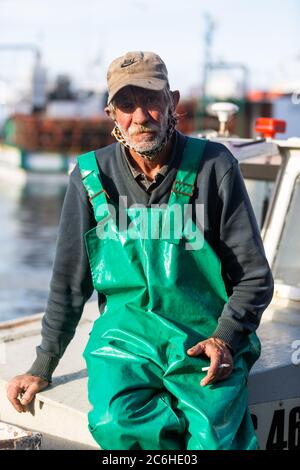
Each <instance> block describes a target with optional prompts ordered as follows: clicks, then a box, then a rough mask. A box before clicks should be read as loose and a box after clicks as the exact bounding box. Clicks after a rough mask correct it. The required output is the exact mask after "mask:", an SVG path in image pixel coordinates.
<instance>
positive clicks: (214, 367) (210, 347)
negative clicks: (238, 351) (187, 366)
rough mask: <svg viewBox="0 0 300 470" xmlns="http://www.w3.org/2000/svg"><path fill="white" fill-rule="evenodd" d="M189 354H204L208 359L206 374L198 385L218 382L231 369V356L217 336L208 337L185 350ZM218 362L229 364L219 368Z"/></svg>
mask: <svg viewBox="0 0 300 470" xmlns="http://www.w3.org/2000/svg"><path fill="white" fill-rule="evenodd" d="M187 353H188V355H189V356H200V355H204V356H207V357H208V358H209V359H210V367H209V369H208V371H207V375H206V376H205V377H204V379H202V380H201V382H200V385H201V386H202V387H204V386H205V385H208V384H212V383H215V382H218V381H219V380H223V379H226V378H227V377H229V375H230V374H231V373H232V370H233V358H232V355H231V352H230V350H229V348H228V346H227V344H226V343H225V342H224V341H223V340H222V339H219V338H208V339H206V340H204V341H201V342H200V343H197V344H196V345H195V346H193V347H192V348H190V349H188V350H187ZM220 364H229V367H224V368H219V365H220Z"/></svg>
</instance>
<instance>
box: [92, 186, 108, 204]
mask: <svg viewBox="0 0 300 470" xmlns="http://www.w3.org/2000/svg"><path fill="white" fill-rule="evenodd" d="M101 193H105V194H106V196H107V197H108V199H110V196H109V194H108V193H107V191H106V190H105V189H104V188H102V189H101V191H98V192H97V193H96V194H94V195H93V196H91V197H89V201H90V202H91V200H92V199H94V197H97V196H99V194H101Z"/></svg>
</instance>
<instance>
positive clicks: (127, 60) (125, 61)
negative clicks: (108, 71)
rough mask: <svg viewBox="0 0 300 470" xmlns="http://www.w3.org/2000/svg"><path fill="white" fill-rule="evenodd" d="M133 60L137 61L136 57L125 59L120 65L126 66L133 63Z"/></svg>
mask: <svg viewBox="0 0 300 470" xmlns="http://www.w3.org/2000/svg"><path fill="white" fill-rule="evenodd" d="M135 62H137V60H136V59H134V58H132V59H125V60H124V62H123V63H122V64H121V67H122V68H123V67H128V65H132V64H134V63H135Z"/></svg>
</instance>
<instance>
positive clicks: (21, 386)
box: [6, 374, 49, 413]
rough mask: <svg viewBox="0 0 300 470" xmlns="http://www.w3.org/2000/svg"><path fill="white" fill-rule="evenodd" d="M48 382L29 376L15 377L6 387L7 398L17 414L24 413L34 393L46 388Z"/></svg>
mask: <svg viewBox="0 0 300 470" xmlns="http://www.w3.org/2000/svg"><path fill="white" fill-rule="evenodd" d="M48 385H49V382H47V380H44V379H42V378H41V377H37V376H34V375H30V374H23V375H17V376H16V377H14V378H13V379H12V380H11V381H10V382H9V383H8V385H7V389H6V393H7V398H8V399H9V401H10V402H11V403H12V405H13V406H14V407H15V409H16V410H17V411H18V412H19V413H22V412H26V411H27V410H28V408H27V405H29V403H30V402H31V401H32V400H33V399H34V397H35V395H36V393H38V392H40V391H41V390H44V388H46V387H48Z"/></svg>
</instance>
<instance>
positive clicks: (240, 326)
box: [212, 161, 274, 352]
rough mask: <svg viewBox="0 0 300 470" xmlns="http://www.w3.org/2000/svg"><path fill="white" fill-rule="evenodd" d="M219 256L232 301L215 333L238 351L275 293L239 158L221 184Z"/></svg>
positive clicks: (219, 192) (215, 335) (227, 306)
mask: <svg viewBox="0 0 300 470" xmlns="http://www.w3.org/2000/svg"><path fill="white" fill-rule="evenodd" d="M218 196H219V204H218V206H219V217H218V219H219V224H220V225H219V243H218V247H217V251H218V255H219V257H220V260H221V265H222V275H223V278H224V281H225V285H226V287H227V290H229V291H230V292H229V301H228V302H227V303H226V305H225V306H224V309H223V312H222V314H221V316H220V318H219V323H218V326H217V329H216V330H215V332H214V333H213V335H212V336H214V337H218V338H220V339H223V340H224V341H225V342H226V343H227V344H228V345H229V346H230V348H231V349H232V350H233V352H234V351H236V350H237V348H238V346H239V344H240V341H241V340H242V339H243V337H245V335H248V334H249V333H251V332H254V331H255V330H256V328H257V327H258V325H259V322H260V319H261V316H262V313H263V311H264V310H265V309H266V308H267V306H268V305H269V303H270V302H271V299H272V296H273V288H274V286H273V277H272V273H271V270H270V267H269V264H268V261H267V259H266V256H265V252H264V247H263V243H262V239H261V236H260V231H259V228H258V225H257V222H256V218H255V215H254V212H253V209H252V206H251V203H250V199H249V196H248V193H247V190H246V187H245V183H244V179H243V176H242V174H241V171H240V167H239V164H238V162H237V161H235V162H234V163H233V165H232V166H231V167H230V169H229V170H228V171H227V172H226V173H225V175H224V177H223V178H222V180H221V183H220V185H219V191H218Z"/></svg>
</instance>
